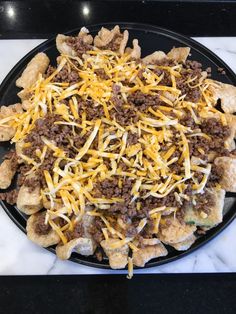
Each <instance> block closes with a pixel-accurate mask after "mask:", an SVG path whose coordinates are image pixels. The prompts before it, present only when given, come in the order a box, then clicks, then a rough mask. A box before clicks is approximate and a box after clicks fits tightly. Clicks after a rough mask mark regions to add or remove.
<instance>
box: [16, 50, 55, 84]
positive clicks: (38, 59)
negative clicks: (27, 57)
mask: <svg viewBox="0 0 236 314" xmlns="http://www.w3.org/2000/svg"><path fill="white" fill-rule="evenodd" d="M49 62H50V60H49V58H48V56H47V55H46V54H45V53H43V52H40V53H38V54H37V55H36V56H34V57H33V59H32V60H31V61H30V62H29V63H28V65H27V66H26V68H25V69H24V71H23V73H22V74H21V76H20V77H19V78H18V79H17V80H16V86H17V87H22V88H24V89H26V90H27V89H29V88H30V87H31V86H32V85H33V84H34V83H35V82H36V81H37V79H38V76H39V74H43V73H45V71H46V69H47V67H48V65H49Z"/></svg>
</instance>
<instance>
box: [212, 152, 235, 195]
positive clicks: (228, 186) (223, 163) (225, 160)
mask: <svg viewBox="0 0 236 314" xmlns="http://www.w3.org/2000/svg"><path fill="white" fill-rule="evenodd" d="M214 163H215V165H216V166H217V167H220V169H221V170H222V171H223V173H222V179H221V181H220V185H221V187H222V188H223V189H225V190H226V191H227V192H236V156H231V157H228V156H227V157H226V156H225V157H217V158H216V159H215V161H214Z"/></svg>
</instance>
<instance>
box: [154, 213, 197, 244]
mask: <svg viewBox="0 0 236 314" xmlns="http://www.w3.org/2000/svg"><path fill="white" fill-rule="evenodd" d="M167 219H168V220H167ZM163 223H164V226H163V227H162V228H161V229H160V232H159V234H158V237H159V239H160V240H161V241H162V242H163V243H165V244H169V245H172V244H176V243H179V242H183V241H185V240H187V239H189V238H190V237H191V236H192V235H193V233H194V232H195V231H196V227H195V226H193V225H187V224H184V223H180V222H179V220H178V219H177V218H175V217H174V216H171V217H168V218H166V219H164V222H163Z"/></svg>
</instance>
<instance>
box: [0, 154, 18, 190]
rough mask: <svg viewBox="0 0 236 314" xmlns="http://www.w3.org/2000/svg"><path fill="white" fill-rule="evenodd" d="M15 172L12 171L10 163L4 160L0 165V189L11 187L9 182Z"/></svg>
mask: <svg viewBox="0 0 236 314" xmlns="http://www.w3.org/2000/svg"><path fill="white" fill-rule="evenodd" d="M15 172H16V171H15V170H13V169H12V161H11V160H10V159H6V160H4V161H3V162H2V163H1V165H0V189H7V188H8V187H9V186H10V185H11V181H12V179H13V177H14V175H15Z"/></svg>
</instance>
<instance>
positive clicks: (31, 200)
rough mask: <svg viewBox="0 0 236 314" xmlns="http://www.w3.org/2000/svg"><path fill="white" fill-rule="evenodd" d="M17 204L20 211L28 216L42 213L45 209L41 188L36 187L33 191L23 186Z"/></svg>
mask: <svg viewBox="0 0 236 314" xmlns="http://www.w3.org/2000/svg"><path fill="white" fill-rule="evenodd" d="M28 177H31V176H28ZM16 204H17V207H18V209H19V210H20V211H22V212H23V213H25V214H26V215H32V214H35V213H37V212H38V211H40V209H42V207H43V204H42V200H41V195H40V186H39V185H38V186H36V187H35V188H34V189H33V190H32V191H31V190H30V188H29V187H28V186H25V185H22V186H21V188H20V190H19V193H18V197H17V202H16Z"/></svg>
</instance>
